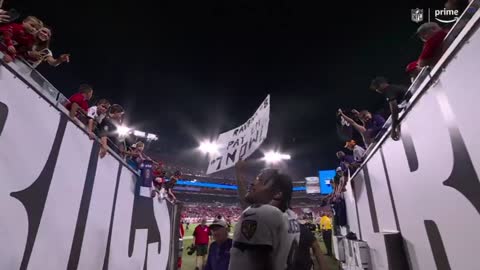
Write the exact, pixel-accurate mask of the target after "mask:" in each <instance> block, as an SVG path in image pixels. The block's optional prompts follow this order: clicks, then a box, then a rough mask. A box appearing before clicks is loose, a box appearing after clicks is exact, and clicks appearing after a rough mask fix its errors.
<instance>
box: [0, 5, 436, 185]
mask: <svg viewBox="0 0 480 270" xmlns="http://www.w3.org/2000/svg"><path fill="white" fill-rule="evenodd" d="M5 2H6V8H11V7H15V8H16V9H17V10H18V11H19V12H20V13H21V14H23V15H30V14H33V15H36V16H38V17H39V18H41V19H42V20H43V21H44V22H46V24H47V25H49V26H51V27H52V28H53V40H52V45H51V48H52V51H53V52H54V55H59V54H61V53H71V63H70V64H66V65H63V66H60V67H57V68H52V67H49V66H48V65H45V64H44V65H43V66H42V67H40V68H39V70H40V72H42V74H44V75H45V76H46V77H47V78H48V79H49V80H50V81H51V82H52V83H53V85H55V86H56V87H57V88H58V89H59V90H60V91H61V92H62V93H64V94H65V96H67V97H68V96H70V95H71V94H73V93H74V92H75V91H76V89H77V87H78V85H79V84H81V83H89V84H91V85H93V86H94V90H95V97H94V98H95V99H98V98H107V99H109V100H111V101H112V102H113V103H119V104H122V105H123V106H124V107H125V109H126V111H127V118H128V123H129V124H130V125H133V126H134V127H136V128H137V129H140V130H144V131H148V132H153V133H156V134H158V135H159V137H160V139H159V141H158V142H156V143H154V144H152V145H150V147H149V149H148V151H149V152H150V153H152V154H153V155H154V156H158V157H167V158H168V159H175V161H176V162H180V163H182V164H187V165H190V166H196V167H198V168H200V169H206V166H207V163H206V160H205V158H202V157H201V156H200V155H199V154H193V153H192V149H193V148H195V147H196V145H197V141H196V140H197V139H199V138H206V137H209V136H210V137H211V136H214V135H216V134H219V133H221V132H223V131H226V130H229V129H231V128H234V127H236V126H238V125H240V124H242V123H243V122H244V121H246V120H247V119H248V117H250V116H251V114H253V112H254V111H255V110H256V108H257V107H258V106H259V104H260V102H261V101H262V100H263V99H264V98H265V97H266V95H267V94H271V102H272V105H271V106H272V107H271V120H270V128H269V137H268V138H267V141H266V142H265V143H264V145H263V146H264V147H263V148H265V149H269V148H273V147H275V148H279V149H280V150H282V151H285V152H288V153H291V154H292V158H293V160H292V161H290V162H289V167H288V169H289V171H290V173H292V174H293V175H294V176H295V177H303V176H310V175H315V174H316V171H317V170H318V169H333V168H335V167H336V164H337V161H336V158H335V152H336V151H338V150H340V149H341V148H342V147H343V145H344V143H345V142H343V141H341V140H340V138H339V137H338V135H337V131H336V123H335V119H336V118H335V114H336V110H337V109H338V108H339V107H342V108H357V109H369V110H372V111H375V110H377V109H379V108H380V107H381V106H382V102H383V99H382V97H381V96H379V95H378V94H376V93H373V92H371V91H369V90H368V86H369V83H370V81H371V79H372V78H373V77H374V76H376V75H384V76H386V77H388V78H390V79H391V80H392V81H393V82H396V83H408V78H407V76H406V74H405V73H404V68H405V66H406V64H408V63H409V62H410V61H413V60H415V59H416V57H417V56H418V54H419V52H420V50H421V46H422V44H421V42H420V41H419V40H418V39H416V38H414V37H412V35H413V34H414V32H415V30H416V28H417V27H418V24H416V23H413V22H412V21H411V20H410V10H411V9H412V8H416V7H419V8H429V7H430V8H433V7H437V8H440V7H442V6H443V3H444V2H443V1H438V2H432V3H428V2H426V1H410V2H407V1H394V2H392V1H363V2H358V3H357V4H361V5H362V6H361V7H360V6H359V7H355V6H353V5H352V4H351V2H347V1H343V2H342V1H336V2H330V1H316V2H317V4H312V3H306V2H304V1H298V0H296V1H282V0H275V1H273V0H272V1H260V0H244V1H225V0H222V1H180V0H176V1H146V0H137V1H130V2H123V1H105V0H104V1H99V0H82V1H47V0H44V1H32V0H28V1H27V0H22V1H13V0H6V1H5ZM309 2H310V1H309ZM352 3H353V2H352Z"/></svg>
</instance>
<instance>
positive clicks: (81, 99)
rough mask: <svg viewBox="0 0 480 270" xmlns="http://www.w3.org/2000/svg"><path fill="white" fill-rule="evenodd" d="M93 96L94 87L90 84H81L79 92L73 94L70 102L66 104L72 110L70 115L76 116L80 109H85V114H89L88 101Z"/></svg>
mask: <svg viewBox="0 0 480 270" xmlns="http://www.w3.org/2000/svg"><path fill="white" fill-rule="evenodd" d="M92 96H93V88H92V87H91V86H90V85H88V84H82V85H80V87H79V89H78V93H76V94H74V95H73V96H71V97H70V98H69V99H68V101H69V103H68V104H66V105H65V108H67V109H68V110H69V111H70V117H72V118H74V117H76V116H77V114H78V110H81V111H83V114H84V115H87V111H88V101H89V100H90V99H91V98H92Z"/></svg>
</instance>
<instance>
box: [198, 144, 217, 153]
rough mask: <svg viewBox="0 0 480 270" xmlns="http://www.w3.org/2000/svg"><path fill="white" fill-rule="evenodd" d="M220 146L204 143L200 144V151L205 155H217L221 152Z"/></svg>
mask: <svg viewBox="0 0 480 270" xmlns="http://www.w3.org/2000/svg"><path fill="white" fill-rule="evenodd" d="M219 148H220V147H219V145H218V144H216V143H215V142H209V141H204V142H202V143H200V146H199V147H198V149H199V150H200V151H202V152H203V153H205V154H216V153H218V150H219Z"/></svg>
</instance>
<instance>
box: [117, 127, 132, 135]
mask: <svg viewBox="0 0 480 270" xmlns="http://www.w3.org/2000/svg"><path fill="white" fill-rule="evenodd" d="M130 130H131V129H130V128H129V127H127V126H118V127H117V133H118V135H119V136H120V137H126V136H127V135H128V134H129V133H130Z"/></svg>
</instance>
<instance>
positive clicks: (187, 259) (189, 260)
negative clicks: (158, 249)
mask: <svg viewBox="0 0 480 270" xmlns="http://www.w3.org/2000/svg"><path fill="white" fill-rule="evenodd" d="M195 226H197V224H190V227H189V228H188V230H185V237H187V238H190V237H191V236H192V234H193V230H194V229H195ZM234 226H235V225H234ZM232 232H233V228H232ZM319 238H320V237H318V236H317V239H319ZM192 241H193V240H192V239H184V240H183V255H182V270H194V269H195V254H193V255H191V256H189V255H188V254H187V247H188V246H190V245H191V244H192ZM320 247H321V248H322V250H323V253H324V254H325V253H326V249H325V245H324V244H323V241H320ZM325 259H326V261H327V266H328V269H326V270H337V269H338V263H337V261H336V260H335V259H333V258H331V257H327V256H325ZM315 270H324V269H319V268H318V267H317V266H316V267H315Z"/></svg>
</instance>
